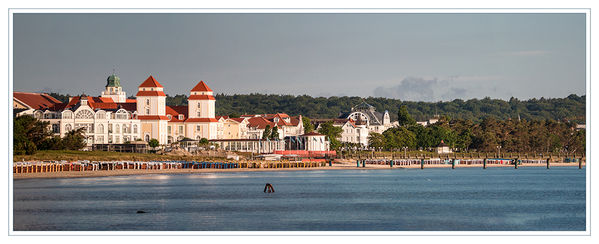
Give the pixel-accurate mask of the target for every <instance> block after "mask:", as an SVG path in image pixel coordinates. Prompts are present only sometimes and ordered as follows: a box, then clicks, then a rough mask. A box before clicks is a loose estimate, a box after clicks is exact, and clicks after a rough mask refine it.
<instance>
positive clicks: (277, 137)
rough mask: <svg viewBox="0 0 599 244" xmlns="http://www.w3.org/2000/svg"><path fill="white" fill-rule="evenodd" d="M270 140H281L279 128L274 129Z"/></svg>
mask: <svg viewBox="0 0 599 244" xmlns="http://www.w3.org/2000/svg"><path fill="white" fill-rule="evenodd" d="M269 138H270V139H271V140H275V139H279V127H277V126H275V127H273V128H272V131H271V132H270V136H269Z"/></svg>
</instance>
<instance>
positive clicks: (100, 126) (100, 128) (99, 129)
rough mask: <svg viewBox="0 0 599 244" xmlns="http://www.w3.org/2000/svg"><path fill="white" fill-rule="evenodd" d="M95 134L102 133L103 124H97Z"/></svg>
mask: <svg viewBox="0 0 599 244" xmlns="http://www.w3.org/2000/svg"><path fill="white" fill-rule="evenodd" d="M96 132H97V133H104V125H103V124H99V125H98V130H97V131H96Z"/></svg>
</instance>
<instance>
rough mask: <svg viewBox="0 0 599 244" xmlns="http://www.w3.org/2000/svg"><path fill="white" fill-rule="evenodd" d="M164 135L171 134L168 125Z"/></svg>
mask: <svg viewBox="0 0 599 244" xmlns="http://www.w3.org/2000/svg"><path fill="white" fill-rule="evenodd" d="M166 133H167V134H169V135H170V134H171V126H170V125H169V126H167V127H166Z"/></svg>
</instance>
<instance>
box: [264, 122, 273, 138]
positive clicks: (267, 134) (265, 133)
mask: <svg viewBox="0 0 599 244" xmlns="http://www.w3.org/2000/svg"><path fill="white" fill-rule="evenodd" d="M270 134H271V130H270V125H266V127H265V128H264V132H262V139H266V138H269V137H270Z"/></svg>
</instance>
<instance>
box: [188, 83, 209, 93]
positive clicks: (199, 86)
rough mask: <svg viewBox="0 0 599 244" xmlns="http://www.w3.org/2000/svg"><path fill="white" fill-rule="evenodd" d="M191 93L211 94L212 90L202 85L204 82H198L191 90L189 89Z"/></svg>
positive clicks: (204, 84)
mask: <svg viewBox="0 0 599 244" xmlns="http://www.w3.org/2000/svg"><path fill="white" fill-rule="evenodd" d="M191 91H192V92H194V91H195V92H211V91H212V89H210V88H209V87H208V86H207V85H206V83H204V81H200V83H198V84H197V85H196V86H194V87H193V89H191Z"/></svg>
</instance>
